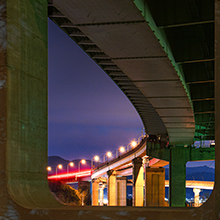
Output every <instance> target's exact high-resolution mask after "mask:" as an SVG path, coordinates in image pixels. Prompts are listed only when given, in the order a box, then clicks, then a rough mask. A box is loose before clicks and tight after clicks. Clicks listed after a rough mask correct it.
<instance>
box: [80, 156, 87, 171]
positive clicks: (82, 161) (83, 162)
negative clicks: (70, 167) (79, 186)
mask: <svg viewBox="0 0 220 220" xmlns="http://www.w3.org/2000/svg"><path fill="white" fill-rule="evenodd" d="M80 164H86V160H85V159H82V160H80V161H79V163H78V172H80Z"/></svg>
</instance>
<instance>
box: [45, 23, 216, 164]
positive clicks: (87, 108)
mask: <svg viewBox="0 0 220 220" xmlns="http://www.w3.org/2000/svg"><path fill="white" fill-rule="evenodd" d="M48 34H49V40H48V47H49V48H48V53H49V74H48V75H49V95H48V96H49V106H48V107H49V112H48V121H49V122H48V124H49V127H48V130H49V132H48V136H49V147H48V148H49V150H48V154H49V156H52V155H56V156H61V157H63V158H64V159H68V160H72V159H80V158H86V159H91V158H92V157H93V156H94V155H99V156H102V155H104V154H105V153H106V152H107V151H108V150H110V151H112V152H113V153H114V154H115V151H116V149H117V148H118V147H119V146H121V145H124V146H126V145H127V144H128V143H129V142H130V141H131V140H132V139H133V138H136V139H137V138H138V137H139V136H141V131H142V128H143V124H142V122H141V119H140V117H139V116H138V114H137V112H136V110H135V109H134V107H133V106H132V104H131V103H130V102H129V100H128V99H127V98H126V96H125V95H124V94H123V93H122V92H121V90H120V89H119V88H118V87H117V85H116V84H115V83H114V82H113V81H112V80H111V79H110V78H109V77H108V76H107V74H106V73H105V72H104V71H103V70H102V69H101V68H100V67H99V66H98V65H97V64H96V63H95V62H94V61H93V60H92V59H91V58H90V57H89V56H88V55H87V54H86V53H84V52H83V51H82V49H81V48H80V47H79V46H78V45H77V44H75V42H73V41H72V40H71V39H70V38H69V37H68V36H67V35H66V34H65V33H64V32H63V31H62V30H61V29H59V28H58V27H57V26H56V25H55V24H54V23H53V22H52V21H51V20H49V21H48ZM197 165H198V166H203V165H208V166H211V167H214V162H213V163H212V162H210V161H208V162H207V161H201V162H198V163H197ZM187 166H195V163H188V164H187Z"/></svg>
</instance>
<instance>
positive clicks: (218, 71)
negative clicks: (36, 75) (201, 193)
mask: <svg viewBox="0 0 220 220" xmlns="http://www.w3.org/2000/svg"><path fill="white" fill-rule="evenodd" d="M219 39H220V1H219V0H215V155H216V159H215V194H216V195H220V178H219V173H220V170H219V167H220V160H219V159H218V158H219V155H220V135H219V134H220V40H219ZM216 198H217V196H216ZM215 210H219V200H218V202H217V199H216V201H215ZM215 218H216V219H218V218H219V212H217V211H216V213H215Z"/></svg>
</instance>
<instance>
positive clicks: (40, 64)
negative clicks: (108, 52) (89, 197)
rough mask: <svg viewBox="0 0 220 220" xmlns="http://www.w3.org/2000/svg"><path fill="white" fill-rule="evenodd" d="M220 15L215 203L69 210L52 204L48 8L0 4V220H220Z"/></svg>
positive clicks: (38, 0) (28, 1) (42, 3)
mask: <svg viewBox="0 0 220 220" xmlns="http://www.w3.org/2000/svg"><path fill="white" fill-rule="evenodd" d="M6 3H7V4H6ZM6 5H7V7H6ZM215 7H216V8H215V10H216V21H215V26H216V28H215V29H216V33H215V37H216V42H215V88H216V90H215V100H216V102H215V122H216V123H215V125H216V127H215V132H216V151H215V153H216V161H215V164H216V176H215V188H214V190H213V193H212V195H211V197H210V199H209V200H208V202H207V203H205V204H204V205H203V206H201V207H200V208H144V207H132V208H131V207H67V206H64V205H61V204H59V203H58V202H56V200H55V199H54V198H53V197H52V196H51V194H50V192H49V189H48V185H47V178H46V177H47V173H46V170H45V167H46V165H47V58H46V57H47V1H46V0H20V1H16V0H7V1H6V0H0V14H1V17H0V19H1V20H0V21H1V22H0V24H1V25H0V100H1V108H0V131H1V132H0V157H1V158H0V219H2V220H12V219H13V220H51V219H56V220H71V219H72V220H73V219H74V220H77V219H80V220H88V219H91V220H92V219H94V220H103V219H114V220H119V219H120V220H123V219H126V220H127V219H129V220H130V219H131V220H155V219H158V220H159V219H163V220H164V219H172V220H175V219H176V220H177V219H178V220H214V219H220V159H219V158H220V148H219V146H220V136H219V132H220V86H219V85H220V74H219V72H220V42H219V40H218V39H220V28H219V26H220V1H219V0H215Z"/></svg>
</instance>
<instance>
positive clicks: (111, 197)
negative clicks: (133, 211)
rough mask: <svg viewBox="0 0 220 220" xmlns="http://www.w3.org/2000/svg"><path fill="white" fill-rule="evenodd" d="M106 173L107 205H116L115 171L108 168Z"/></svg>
mask: <svg viewBox="0 0 220 220" xmlns="http://www.w3.org/2000/svg"><path fill="white" fill-rule="evenodd" d="M107 175H108V205H109V206H117V200H116V193H117V191H116V172H115V171H114V170H109V171H108V172H107Z"/></svg>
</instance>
